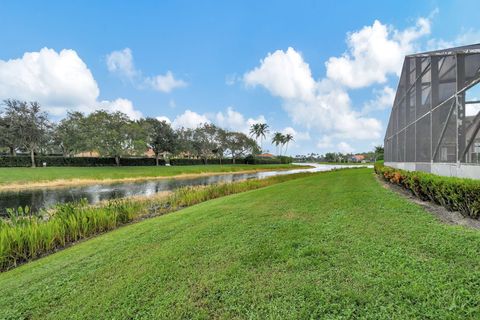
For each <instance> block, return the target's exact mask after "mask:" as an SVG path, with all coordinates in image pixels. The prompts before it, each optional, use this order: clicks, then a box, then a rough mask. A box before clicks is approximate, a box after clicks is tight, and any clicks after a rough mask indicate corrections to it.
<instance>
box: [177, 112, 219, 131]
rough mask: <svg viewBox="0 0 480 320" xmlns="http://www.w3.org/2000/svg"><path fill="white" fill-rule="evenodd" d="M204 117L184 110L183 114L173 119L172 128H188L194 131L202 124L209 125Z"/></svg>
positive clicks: (208, 121)
mask: <svg viewBox="0 0 480 320" xmlns="http://www.w3.org/2000/svg"><path fill="white" fill-rule="evenodd" d="M210 122H211V121H210V120H208V118H207V116H206V115H202V114H198V113H196V112H194V111H191V110H185V112H184V113H182V114H180V115H178V116H176V117H175V119H174V120H173V121H172V126H173V127H174V128H182V127H183V128H190V129H195V128H197V127H199V126H200V125H202V124H204V123H210Z"/></svg>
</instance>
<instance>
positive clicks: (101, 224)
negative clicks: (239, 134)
mask: <svg viewBox="0 0 480 320" xmlns="http://www.w3.org/2000/svg"><path fill="white" fill-rule="evenodd" d="M308 175H310V173H297V174H290V175H282V176H274V177H270V178H266V179H253V180H246V181H239V182H234V183H225V184H213V185H208V186H196V187H184V188H180V189H177V190H175V191H173V192H161V193H159V194H156V195H154V196H151V197H145V196H143V197H131V198H125V199H119V200H112V201H106V202H104V203H100V204H98V205H88V203H87V202H86V201H85V202H84V201H81V202H78V203H67V204H62V205H58V206H57V207H54V208H52V209H49V210H48V211H41V212H40V214H38V215H29V213H28V212H26V211H25V210H23V209H22V208H20V209H22V210H20V211H18V210H15V211H13V210H11V211H10V217H9V219H6V220H4V219H0V271H4V270H7V269H10V268H13V267H15V266H17V265H18V264H19V263H24V262H26V261H29V260H32V259H35V258H37V257H40V256H42V255H45V254H47V253H51V252H53V251H55V250H58V249H61V248H64V247H65V246H67V245H69V244H71V243H74V242H76V241H79V240H82V239H85V238H88V237H91V236H94V235H98V234H100V233H103V232H106V231H110V230H113V229H115V228H117V227H119V226H121V225H124V224H126V223H129V222H132V221H135V220H139V219H143V218H145V217H152V216H156V215H162V214H165V213H168V212H172V211H175V210H179V209H181V208H184V207H188V206H191V205H194V204H197V203H200V202H204V201H207V200H210V199H215V198H219V197H223V196H226V195H230V194H234V193H239V192H244V191H247V190H253V189H258V188H262V187H266V186H269V185H272V184H275V183H280V182H284V181H288V180H292V179H297V178H301V177H306V176H308Z"/></svg>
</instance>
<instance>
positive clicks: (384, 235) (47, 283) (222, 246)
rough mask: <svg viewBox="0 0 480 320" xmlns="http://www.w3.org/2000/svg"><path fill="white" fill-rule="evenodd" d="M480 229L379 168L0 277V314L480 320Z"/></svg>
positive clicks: (146, 225)
mask: <svg viewBox="0 0 480 320" xmlns="http://www.w3.org/2000/svg"><path fill="white" fill-rule="evenodd" d="M479 265H480V233H479V232H478V231H475V230H469V229H466V228H463V227H458V226H450V225H444V224H442V223H440V222H439V221H438V220H436V218H435V217H433V216H432V215H430V214H429V213H427V212H425V211H424V210H423V209H421V208H420V207H419V206H417V205H415V204H413V203H410V202H408V201H407V200H405V199H403V198H401V197H399V196H398V195H396V194H394V193H393V192H392V191H390V190H388V189H385V188H383V187H382V186H381V185H380V184H379V183H378V181H376V180H375V178H374V176H373V170H372V169H363V168H362V169H351V170H350V169H347V170H340V171H335V172H327V173H320V174H315V175H312V176H310V177H306V178H301V179H295V180H291V181H287V182H284V183H279V184H275V185H272V186H268V187H266V188H262V189H258V190H254V191H248V192H244V193H240V194H236V195H231V196H228V197H223V198H219V199H216V200H212V201H207V202H204V203H201V204H199V205H194V206H192V207H189V208H186V209H183V210H180V211H178V212H175V213H171V214H168V215H165V216H160V217H156V218H152V219H148V220H144V221H142V222H139V223H136V224H132V225H128V226H125V227H123V228H120V229H118V230H115V231H112V232H109V233H107V234H104V235H102V236H98V237H96V238H93V239H91V240H88V241H85V242H83V243H79V244H77V245H75V246H73V247H71V248H68V249H66V250H63V251H61V252H58V253H55V254H52V255H50V256H47V257H45V258H42V259H39V260H36V261H33V262H31V263H27V264H25V265H23V266H20V267H18V268H16V269H13V270H11V271H8V272H5V273H2V274H0V306H1V308H0V310H1V311H0V312H1V313H2V315H1V317H0V318H7V319H8V318H12V319H13V318H30V319H65V318H77V319H91V318H122V319H123V318H146V319H151V318H253V319H265V318H281V319H285V318H376V319H383V318H392V317H397V318H401V319H408V318H423V319H425V318H427V319H428V318H429V319H444V318H450V319H455V318H456V319H459V318H463V319H475V318H479V317H480V302H479V301H480V290H479V288H480V268H479V267H478V266H479Z"/></svg>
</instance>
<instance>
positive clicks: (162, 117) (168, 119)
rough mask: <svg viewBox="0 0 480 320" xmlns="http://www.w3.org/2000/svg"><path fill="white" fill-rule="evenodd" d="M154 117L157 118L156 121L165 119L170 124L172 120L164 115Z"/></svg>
mask: <svg viewBox="0 0 480 320" xmlns="http://www.w3.org/2000/svg"><path fill="white" fill-rule="evenodd" d="M155 119H157V120H158V121H165V122H166V123H168V124H171V123H172V121H171V120H170V118H169V117H165V116H160V117H156V118H155Z"/></svg>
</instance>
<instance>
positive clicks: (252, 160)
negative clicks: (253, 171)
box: [245, 155, 293, 164]
mask: <svg viewBox="0 0 480 320" xmlns="http://www.w3.org/2000/svg"><path fill="white" fill-rule="evenodd" d="M292 162H293V158H292V157H287V156H277V157H275V158H259V157H254V156H251V155H250V156H247V157H246V158H245V163H246V164H288V163H292Z"/></svg>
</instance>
